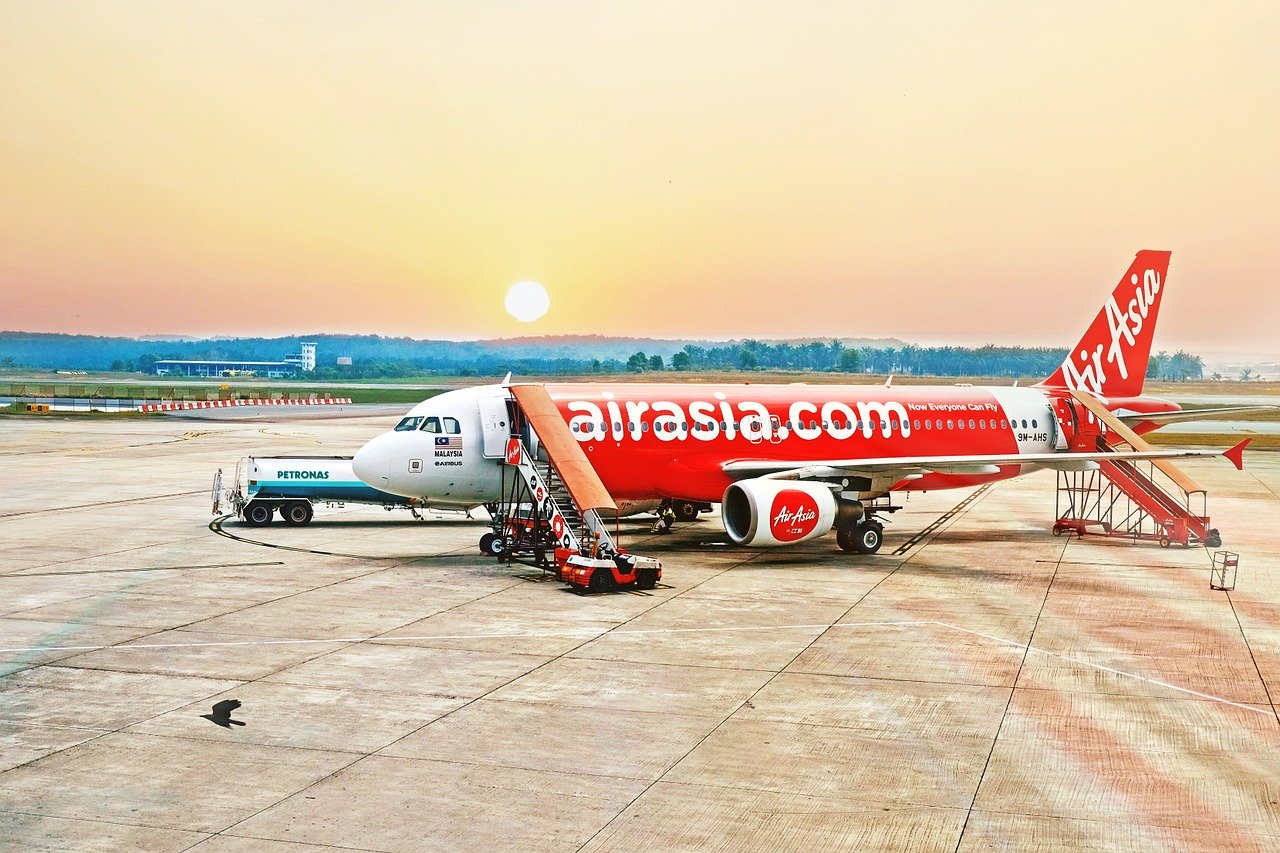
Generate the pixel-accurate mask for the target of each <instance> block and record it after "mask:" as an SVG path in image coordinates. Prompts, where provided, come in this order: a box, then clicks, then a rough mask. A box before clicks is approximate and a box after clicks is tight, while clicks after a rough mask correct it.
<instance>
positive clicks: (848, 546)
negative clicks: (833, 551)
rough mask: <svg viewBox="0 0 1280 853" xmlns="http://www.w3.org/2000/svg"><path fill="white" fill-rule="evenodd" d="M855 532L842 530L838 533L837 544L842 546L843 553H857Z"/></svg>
mask: <svg viewBox="0 0 1280 853" xmlns="http://www.w3.org/2000/svg"><path fill="white" fill-rule="evenodd" d="M853 536H854V531H852V530H848V529H845V528H841V529H839V530H837V531H836V544H837V545H839V546H840V550H841V551H856V550H858V549H857V548H855V547H854V546H853Z"/></svg>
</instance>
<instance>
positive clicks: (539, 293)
mask: <svg viewBox="0 0 1280 853" xmlns="http://www.w3.org/2000/svg"><path fill="white" fill-rule="evenodd" d="M506 306H507V313H508V314H510V315H511V316H512V317H515V318H516V319H517V320H519V321H520V322H521V323H532V322H533V321H534V320H537V319H538V318H539V317H541V316H542V315H543V314H545V313H547V309H548V308H550V307H551V297H550V296H548V295H547V289H546V288H545V287H543V286H542V285H540V284H538V283H537V282H536V281H519V282H516V283H515V284H513V285H511V289H510V290H508V291H507V301H506Z"/></svg>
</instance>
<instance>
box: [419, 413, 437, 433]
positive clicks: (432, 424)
mask: <svg viewBox="0 0 1280 853" xmlns="http://www.w3.org/2000/svg"><path fill="white" fill-rule="evenodd" d="M422 431H423V432H440V419H439V418H435V417H431V418H427V420H426V423H424V424H423V425H422Z"/></svg>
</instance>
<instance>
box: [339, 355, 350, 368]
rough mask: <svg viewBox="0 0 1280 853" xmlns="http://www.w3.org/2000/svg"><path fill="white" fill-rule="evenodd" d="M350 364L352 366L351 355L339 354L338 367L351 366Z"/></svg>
mask: <svg viewBox="0 0 1280 853" xmlns="http://www.w3.org/2000/svg"><path fill="white" fill-rule="evenodd" d="M350 366H351V356H349V355H340V356H338V367H350Z"/></svg>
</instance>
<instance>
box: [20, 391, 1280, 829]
mask: <svg viewBox="0 0 1280 853" xmlns="http://www.w3.org/2000/svg"><path fill="white" fill-rule="evenodd" d="M406 408H407V407H406ZM390 420H394V418H391V419H390ZM388 424H389V419H388V418H387V417H385V416H384V417H380V418H368V417H364V418H352V419H345V420H335V419H309V420H308V419H299V418H297V417H291V418H290V419H289V420H288V421H287V422H280V423H259V422H244V421H238V420H225V421H220V420H211V421H203V422H193V421H190V420H179V419H170V418H164V417H160V418H155V419H129V420H116V419H110V418H102V419H87V418H79V419H76V418H64V417H59V416H56V415H54V416H48V417H27V418H7V419H0V557H2V559H0V849H5V850H9V849H12V850H24V851H25V850H38V849H53V850H113V849H130V850H156V851H169V850H173V851H177V850H188V849H191V850H198V851H201V853H227V852H228V851H281V853H284V851H295V853H303V852H304V851H308V850H333V849H342V850H376V851H402V850H590V851H603V850H635V849H640V848H645V849H653V850H693V849H697V850H748V849H751V850H816V849H857V850H876V849H914V850H946V851H954V850H961V851H966V850H987V849H998V850H1026V849H1109V850H1111V849H1136V850H1166V849H1186V850H1200V849H1204V850H1209V849H1212V850H1267V849H1276V848H1277V847H1280V781H1277V780H1280V716H1277V708H1276V705H1275V704H1274V702H1273V698H1274V697H1278V696H1280V539H1278V538H1277V536H1276V533H1275V527H1274V526H1273V522H1274V520H1275V519H1276V517H1277V516H1278V515H1280V496H1278V495H1280V455H1277V454H1275V453H1263V452H1256V453H1247V454H1246V457H1245V458H1246V469H1245V471H1244V472H1243V473H1241V472H1237V471H1235V469H1234V468H1232V467H1231V465H1230V464H1229V463H1227V462H1225V461H1224V460H1221V459H1214V460H1197V461H1195V462H1193V463H1186V464H1185V466H1184V467H1185V468H1186V469H1187V470H1188V471H1189V472H1191V473H1192V474H1193V475H1194V476H1195V477H1196V478H1198V479H1199V480H1200V481H1201V482H1202V483H1204V484H1205V485H1206V486H1207V487H1208V488H1209V490H1210V497H1209V511H1210V513H1211V515H1212V516H1213V518H1214V524H1215V526H1217V527H1219V528H1220V529H1221V530H1222V533H1223V537H1224V540H1225V547H1226V548H1229V549H1231V550H1233V551H1237V552H1239V554H1240V557H1241V568H1240V575H1239V580H1238V585H1237V587H1236V589H1235V591H1234V592H1230V593H1227V592H1221V591H1213V590H1210V589H1209V583H1208V581H1209V557H1208V555H1207V553H1206V552H1205V551H1204V550H1203V549H1183V548H1177V547H1173V548H1167V549H1162V548H1160V547H1158V546H1156V545H1154V544H1138V545H1134V544H1131V543H1128V542H1122V541H1116V540H1106V539H1099V538H1086V539H1083V540H1079V539H1075V538H1072V537H1061V538H1057V537H1054V536H1052V535H1051V534H1050V532H1049V529H1050V527H1051V525H1052V521H1053V483H1054V476H1053V474H1051V473H1039V474H1035V475H1031V476H1028V477H1023V478H1020V479H1018V480H1013V481H1008V482H1004V483H1000V484H997V485H994V486H992V487H990V488H987V489H983V490H980V491H976V493H975V490H972V489H962V490H956V491H949V492H935V493H929V494H921V495H914V496H912V497H911V498H910V499H909V500H908V501H907V502H906V509H905V510H904V511H902V512H900V513H898V514H896V515H895V516H894V517H893V519H892V523H891V524H890V525H889V526H888V530H887V533H886V539H885V546H884V549H883V550H882V551H881V553H880V554H878V555H876V556H874V557H853V556H849V555H845V554H843V553H842V552H840V551H838V550H837V549H836V547H835V543H834V538H833V537H830V536H829V537H826V538H824V539H821V540H819V541H817V542H811V543H805V544H803V545H800V546H796V547H792V548H786V549H780V550H771V551H761V550H748V549H741V548H736V547H733V546H731V545H728V544H726V537H725V535H724V533H723V531H722V530H721V528H720V525H719V521H718V519H715V518H709V519H704V520H702V521H699V522H696V523H692V524H686V525H683V526H680V527H678V528H677V530H676V532H675V533H674V534H672V535H671V536H665V537H664V536H653V535H651V534H649V533H648V520H647V519H645V518H640V519H633V520H624V521H623V522H622V538H623V543H624V545H626V546H628V547H630V548H631V549H633V550H635V551H637V552H639V553H645V554H653V555H655V556H659V557H660V558H661V559H662V560H663V561H664V566H665V572H666V574H665V577H664V580H663V582H662V584H660V585H659V587H658V588H657V589H655V590H653V591H652V592H647V593H645V592H634V591H632V592H616V593H612V594H607V595H599V596H580V595H576V594H574V593H572V592H571V591H569V590H568V589H567V588H566V587H564V586H562V585H561V584H559V583H557V582H555V581H554V580H544V579H543V578H542V576H541V575H540V574H539V573H538V572H537V571H535V570H533V569H530V568H529V567H525V566H521V565H504V564H501V563H498V562H496V561H494V560H492V559H486V558H484V557H482V556H480V555H479V554H478V551H477V548H476V542H477V541H478V539H479V536H480V535H481V533H483V532H484V531H485V529H486V528H485V522H484V521H482V520H467V519H465V518H463V517H461V516H460V515H448V516H440V517H433V518H429V519H428V520H427V521H425V522H415V521H412V520H411V519H410V518H409V517H408V516H407V515H406V514H404V513H402V512H396V513H387V512H385V511H383V510H381V509H379V508H369V507H346V508H326V507H323V506H320V507H317V510H316V519H315V521H314V522H313V523H312V524H311V525H310V526H307V527H296V528H295V527H285V526H282V525H280V524H279V523H278V522H277V523H276V524H273V525H272V526H270V527H266V528H251V527H247V526H245V525H243V524H241V523H239V522H238V521H236V520H234V519H227V520H225V521H223V522H221V523H216V522H215V523H213V524H212V525H211V522H212V521H214V519H215V516H213V515H211V512H210V510H211V502H210V485H211V482H212V477H213V472H214V470H215V469H216V468H218V467H221V468H223V469H224V471H228V472H229V471H230V470H233V469H234V466H235V462H236V460H237V459H238V458H239V457H241V456H243V455H247V454H249V453H273V454H274V453H316V454H341V453H351V452H354V451H355V450H356V449H357V448H358V447H359V445H360V444H361V443H362V442H363V441H364V440H365V439H367V438H368V437H371V436H372V435H373V434H375V433H376V432H377V431H379V430H380V429H383V428H385V427H386V426H387V425H388ZM934 522H939V523H938V524H937V525H936V527H934V528H933V529H932V532H930V533H928V534H927V535H926V536H924V537H923V538H922V539H920V540H919V541H918V542H915V544H912V545H910V547H907V548H905V549H904V546H905V545H907V543H908V542H909V540H911V539H912V538H913V536H914V535H915V534H917V533H919V532H920V531H922V530H925V529H926V528H929V527H930V525H931V524H933V523H934ZM228 698H231V699H236V700H239V701H240V702H241V703H242V705H241V707H240V708H239V709H238V710H237V711H235V712H234V713H233V715H232V716H233V718H234V719H236V720H238V721H240V722H243V723H244V725H232V726H230V727H227V728H223V727H221V726H219V725H216V724H214V723H213V722H211V721H210V720H209V719H207V718H206V717H205V716H204V715H207V714H209V713H210V709H211V706H212V705H213V703H215V702H218V701H220V700H223V699H228Z"/></svg>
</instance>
